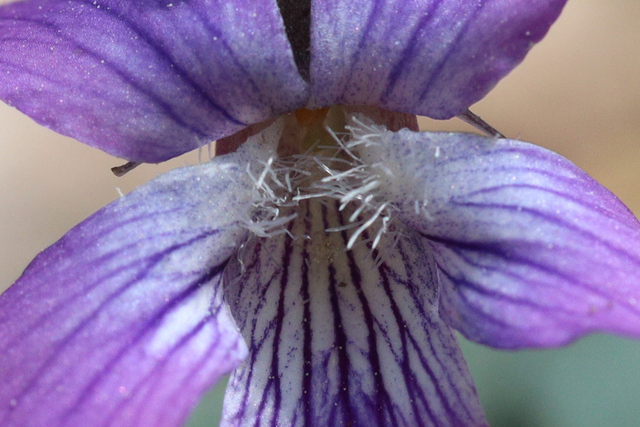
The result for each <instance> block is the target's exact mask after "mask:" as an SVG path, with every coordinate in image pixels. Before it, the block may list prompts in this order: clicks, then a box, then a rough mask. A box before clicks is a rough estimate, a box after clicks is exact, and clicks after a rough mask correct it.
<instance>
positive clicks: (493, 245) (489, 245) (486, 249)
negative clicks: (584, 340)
mask: <svg viewBox="0 0 640 427" xmlns="http://www.w3.org/2000/svg"><path fill="white" fill-rule="evenodd" d="M420 234H421V235H422V236H423V237H425V238H427V239H429V240H431V241H432V242H435V243H439V244H442V245H445V247H448V248H453V247H459V248H461V249H463V250H468V251H473V252H479V253H486V254H490V255H493V256H496V257H500V258H503V259H505V260H507V261H508V262H511V263H519V264H523V265H528V266H530V267H532V268H536V269H539V270H540V271H543V272H545V273H548V274H551V275H555V276H557V277H559V278H561V279H562V280H564V281H565V282H566V283H573V284H576V285H578V286H580V287H582V288H585V289H587V290H588V291H589V292H591V293H593V294H595V295H598V296H600V297H602V298H604V299H607V300H610V299H611V295H610V294H608V293H606V292H605V291H603V290H601V289H598V287H597V286H594V285H592V284H588V283H585V282H584V281H581V280H578V278H577V277H575V275H570V274H567V273H565V272H563V271H561V270H558V269H556V268H552V266H549V265H545V264H541V263H540V262H538V261H536V260H534V259H530V258H526V257H523V256H522V254H521V253H520V251H518V252H508V251H507V248H508V246H509V245H508V244H507V243H513V242H491V241H488V242H461V241H455V240H452V239H445V238H442V237H435V236H428V235H426V234H423V233H420ZM525 243H526V245H528V246H531V243H530V242H525ZM436 250H437V249H436ZM451 250H453V249H451ZM439 267H440V265H439ZM616 303H617V304H618V305H620V306H624V307H626V308H627V309H629V310H631V311H637V310H638V307H636V306H633V305H631V304H630V303H629V302H628V301H626V300H624V299H622V300H616Z"/></svg>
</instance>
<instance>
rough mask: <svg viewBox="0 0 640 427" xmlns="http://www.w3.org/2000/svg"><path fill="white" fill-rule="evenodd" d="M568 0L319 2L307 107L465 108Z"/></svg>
mask: <svg viewBox="0 0 640 427" xmlns="http://www.w3.org/2000/svg"><path fill="white" fill-rule="evenodd" d="M565 2H566V0H537V1H530V0H518V1H505V0H482V1H459V0H431V1H406V0H377V1H373V0H346V1H345V0H323V1H314V2H312V26H311V28H312V33H311V84H312V99H313V101H312V103H311V105H314V106H325V105H333V104H359V105H363V104H366V105H377V106H379V107H382V108H385V109H388V110H392V111H400V112H405V113H412V114H419V115H426V116H430V117H433V118H437V119H446V118H450V117H452V116H455V115H459V114H461V113H462V112H464V111H465V110H466V109H467V108H468V107H469V106H470V105H471V104H473V103H475V102H476V101H479V100H480V99H481V98H483V97H484V96H485V94H486V93H487V92H488V91H489V90H490V89H491V88H493V86H494V85H495V84H496V83H497V82H498V81H499V80H500V79H501V78H502V77H504V76H505V75H506V74H507V73H508V72H509V71H511V70H512V69H513V68H514V67H515V66H516V65H518V64H519V63H520V61H522V59H523V58H524V56H525V55H526V54H527V52H528V51H529V49H530V48H531V46H533V45H534V44H535V43H537V42H538V41H539V40H540V39H542V37H543V36H544V35H545V34H546V32H547V30H548V29H549V26H550V25H551V24H552V23H553V21H555V19H556V18H557V17H558V15H559V13H560V11H561V9H562V7H563V6H564V3H565Z"/></svg>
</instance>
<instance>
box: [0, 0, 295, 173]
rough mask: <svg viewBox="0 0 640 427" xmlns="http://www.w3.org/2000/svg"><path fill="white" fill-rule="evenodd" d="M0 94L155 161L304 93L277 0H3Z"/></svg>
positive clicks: (285, 106)
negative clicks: (8, 2)
mask: <svg viewBox="0 0 640 427" xmlns="http://www.w3.org/2000/svg"><path fill="white" fill-rule="evenodd" d="M0 34H1V36H0V58H1V59H0V98H1V99H3V100H5V101H6V102H7V103H9V104H10V105H13V106H15V107H17V108H18V109H20V110H21V111H23V112H24V113H26V114H27V115H29V116H31V117H32V118H34V119H35V120H36V121H38V122H39V123H41V124H43V125H45V126H47V127H50V128H52V129H53V130H55V131H57V132H60V133H62V134H65V135H68V136H72V137H74V138H77V139H79V140H80V141H82V142H85V143H87V144H89V145H92V146H95V147H98V148H100V149H102V150H105V151H107V152H109V153H111V154H113V155H116V156H119V157H124V158H126V159H129V160H134V161H144V162H159V161H162V160H166V159H168V158H171V157H174V156H176V155H179V154H182V153H184V152H186V151H189V150H192V149H194V148H197V147H200V146H202V145H204V144H206V143H208V142H211V141H213V140H215V139H218V138H221V137H225V136H228V135H231V134H233V133H235V132H236V131H238V130H240V129H242V128H244V127H245V126H246V125H247V124H251V123H256V122H259V121H262V120H265V119H267V118H270V117H273V116H275V115H278V114H281V113H283V112H286V111H291V110H292V109H295V108H299V107H301V106H303V105H304V104H305V103H306V99H307V84H306V83H305V82H304V81H303V80H302V78H301V77H300V76H299V74H298V71H297V68H296V65H295V63H294V60H293V55H292V52H291V48H290V46H289V42H288V41H287V37H286V34H285V30H284V26H283V23H282V18H281V16H280V13H279V10H278V7H277V5H276V1H275V0H255V1H250V2H246V1H241V0H225V1H222V0H218V1H207V0H196V1H189V2H182V1H180V2H173V3H171V2H169V1H168V2H158V1H153V0H136V1H124V2H123V1H115V0H101V1H97V2H96V1H88V0H87V1H83V0H54V1H25V2H19V3H14V4H11V5H8V6H3V7H2V8H0Z"/></svg>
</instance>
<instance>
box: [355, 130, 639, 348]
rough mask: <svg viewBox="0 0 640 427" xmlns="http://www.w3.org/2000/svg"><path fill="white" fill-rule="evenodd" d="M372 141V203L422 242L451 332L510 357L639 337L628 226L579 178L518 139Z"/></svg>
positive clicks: (416, 136) (628, 216) (408, 135)
mask: <svg viewBox="0 0 640 427" xmlns="http://www.w3.org/2000/svg"><path fill="white" fill-rule="evenodd" d="M372 129H373V128H370V129H369V130H368V131H367V132H369V133H371V130H372ZM379 137H380V139H379V142H380V143H376V144H371V145H370V146H369V147H368V148H366V149H364V148H363V150H362V153H363V155H364V157H365V158H366V159H367V160H366V161H367V162H369V163H370V164H375V163H377V162H379V164H381V165H383V167H381V168H380V169H379V171H380V176H381V177H382V181H383V182H384V183H385V184H384V186H385V190H384V197H385V198H388V199H391V200H393V201H395V202H396V203H397V204H398V206H400V207H401V209H402V214H401V218H402V219H403V221H404V222H406V223H407V224H409V225H410V226H412V227H413V228H414V229H416V230H418V231H419V232H420V233H421V234H422V235H423V236H425V237H426V238H427V239H429V241H430V242H431V243H430V244H431V247H432V248H433V250H434V252H435V257H436V262H437V264H438V269H439V275H440V280H441V284H442V298H441V314H442V316H444V317H445V319H447V321H448V322H449V323H450V324H451V325H452V326H454V327H455V328H457V329H459V330H460V331H461V332H462V333H463V334H465V335H466V336H467V337H469V338H470V339H472V340H475V341H478V342H482V343H485V344H489V345H492V346H497V347H511V348H513V347H523V346H535V347H537V346H555V345H560V344H564V343H566V342H568V341H570V340H572V339H575V338H576V337H578V336H580V335H582V334H585V333H587V332H592V331H607V332H615V333H620V334H628V335H633V336H640V307H639V306H638V304H639V303H640V280H639V279H640V224H639V223H638V221H637V220H636V219H635V218H634V216H633V214H632V213H631V212H630V211H629V210H628V209H627V208H626V207H625V206H624V205H623V204H622V203H621V202H620V201H619V200H618V199H617V198H616V197H615V196H614V195H613V194H611V193H610V192H609V191H607V190H606V189H605V188H603V187H602V186H600V185H599V184H598V183H596V182H595V181H594V180H593V179H591V178H590V177H589V176H587V175H586V174H585V173H584V172H583V171H581V170H580V169H579V168H577V167H576V166H575V165H573V164H572V163H571V162H569V161H568V160H566V159H564V158H562V157H561V156H559V155H557V154H555V153H552V152H549V151H548V150H545V149H543V148H540V147H536V146H534V145H531V144H527V143H523V142H518V141H509V140H502V139H500V140H493V139H489V138H484V137H479V136H476V135H471V134H431V133H413V132H409V131H401V132H398V133H395V134H393V133H391V132H386V133H383V134H379ZM406 171H409V172H406Z"/></svg>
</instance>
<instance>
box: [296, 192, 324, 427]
mask: <svg viewBox="0 0 640 427" xmlns="http://www.w3.org/2000/svg"><path fill="white" fill-rule="evenodd" d="M304 206H305V207H306V209H307V212H305V213H303V212H299V215H301V216H303V217H304V218H308V217H309V215H310V213H309V212H308V211H309V210H310V209H309V203H308V202H307V203H306V204H305V205H304ZM301 208H302V206H301ZM304 224H305V230H304V235H308V236H310V235H311V231H312V230H311V225H312V223H311V221H304ZM325 229H326V228H325ZM308 246H309V240H308V239H305V240H304V242H303V244H302V283H301V286H300V293H301V295H300V296H301V298H302V304H303V305H302V310H303V314H302V316H303V317H302V333H303V344H302V358H303V361H302V412H303V418H304V425H305V426H311V425H313V415H314V414H313V413H312V408H313V402H311V399H312V398H313V396H314V393H313V381H312V374H313V369H312V367H313V365H312V362H313V344H312V342H313V336H312V333H313V331H312V329H311V325H312V323H311V322H312V319H311V293H310V292H309V286H310V280H309V264H308V261H309V252H308Z"/></svg>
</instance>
